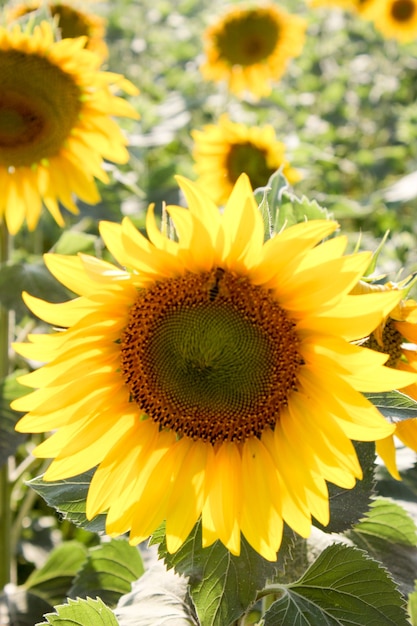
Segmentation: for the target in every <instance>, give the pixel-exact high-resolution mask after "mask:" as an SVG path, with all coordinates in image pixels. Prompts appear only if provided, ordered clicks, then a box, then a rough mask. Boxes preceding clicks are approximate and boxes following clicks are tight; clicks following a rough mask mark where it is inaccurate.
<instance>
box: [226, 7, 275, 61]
mask: <svg viewBox="0 0 417 626" xmlns="http://www.w3.org/2000/svg"><path fill="white" fill-rule="evenodd" d="M279 34H280V28H279V24H278V23H277V22H276V20H274V19H273V17H272V16H271V14H270V13H269V12H268V11H261V10H256V9H254V10H253V11H246V12H245V14H244V15H241V16H239V17H235V18H233V19H230V20H229V21H227V22H226V23H225V24H224V27H223V30H222V31H221V32H220V33H218V34H217V37H216V43H217V48H218V50H219V56H220V58H221V59H223V60H224V61H226V62H227V63H228V64H229V65H243V66H245V65H253V64H255V63H262V62H263V61H266V60H267V59H268V57H269V56H270V55H271V54H272V53H273V52H274V50H275V47H276V45H277V42H278V38H279Z"/></svg>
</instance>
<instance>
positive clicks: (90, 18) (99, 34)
mask: <svg viewBox="0 0 417 626" xmlns="http://www.w3.org/2000/svg"><path fill="white" fill-rule="evenodd" d="M91 4H92V0H88V1H87V2H83V4H81V3H80V2H77V1H74V2H59V0H21V1H20V2H19V1H16V2H11V3H9V4H8V5H6V7H5V13H6V21H7V23H8V24H11V23H12V22H14V21H15V20H19V19H20V18H22V17H30V16H31V14H34V13H36V12H37V11H39V9H41V8H44V9H46V10H47V11H48V12H49V13H50V15H51V16H52V17H53V18H55V19H56V24H57V26H58V28H59V32H60V34H61V37H62V39H66V38H68V37H83V36H85V37H87V41H86V44H85V47H86V48H87V49H88V50H93V51H94V52H95V53H96V54H98V55H99V56H101V57H102V58H103V59H104V58H105V57H107V55H108V50H107V45H106V42H105V40H104V38H105V35H106V20H105V19H104V18H103V17H101V16H99V15H97V14H96V13H94V12H93V7H92V6H90V7H89V8H90V9H91V10H90V11H88V12H87V11H86V10H85V9H86V8H87V7H88V6H89V5H91Z"/></svg>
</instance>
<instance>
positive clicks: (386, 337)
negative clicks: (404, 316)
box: [364, 317, 404, 367]
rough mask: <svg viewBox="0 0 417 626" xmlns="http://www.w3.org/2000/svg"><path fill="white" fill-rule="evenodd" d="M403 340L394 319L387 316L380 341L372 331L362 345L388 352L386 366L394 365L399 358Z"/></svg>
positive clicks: (377, 350)
mask: <svg viewBox="0 0 417 626" xmlns="http://www.w3.org/2000/svg"><path fill="white" fill-rule="evenodd" d="M403 341H404V340H403V337H402V335H401V333H399V332H398V330H397V329H396V328H395V321H394V320H392V319H391V318H390V317H389V318H388V320H387V322H386V323H385V325H384V328H383V331H382V343H381V342H380V341H378V340H377V338H376V337H375V335H374V333H372V334H371V335H370V337H369V339H368V340H367V341H366V343H365V344H364V346H365V347H366V348H370V349H371V350H375V351H376V352H384V353H385V354H388V355H389V359H388V361H387V362H386V363H385V365H386V366H388V367H396V365H397V363H398V361H399V359H400V358H401V354H402V343H403Z"/></svg>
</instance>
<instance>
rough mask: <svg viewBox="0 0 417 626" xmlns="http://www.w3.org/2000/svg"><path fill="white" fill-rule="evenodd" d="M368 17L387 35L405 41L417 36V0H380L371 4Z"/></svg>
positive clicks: (412, 39)
mask: <svg viewBox="0 0 417 626" xmlns="http://www.w3.org/2000/svg"><path fill="white" fill-rule="evenodd" d="M366 17H367V18H369V19H371V20H373V22H374V24H375V27H376V28H377V29H378V30H379V31H380V32H381V33H382V34H383V35H384V36H385V37H392V38H394V39H398V40H399V41H401V42H404V43H405V42H409V41H414V40H415V39H416V37H417V0H378V2H373V3H372V4H371V5H370V6H369V11H367V12H366Z"/></svg>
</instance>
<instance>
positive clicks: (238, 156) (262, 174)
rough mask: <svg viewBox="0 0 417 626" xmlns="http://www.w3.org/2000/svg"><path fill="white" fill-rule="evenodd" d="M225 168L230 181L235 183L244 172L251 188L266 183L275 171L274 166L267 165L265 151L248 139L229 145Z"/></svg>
mask: <svg viewBox="0 0 417 626" xmlns="http://www.w3.org/2000/svg"><path fill="white" fill-rule="evenodd" d="M226 170H227V175H228V178H229V181H230V182H231V183H235V182H236V181H237V179H238V178H239V176H240V175H241V174H242V172H246V174H247V175H248V176H249V180H250V182H251V185H252V188H253V189H256V188H257V187H262V186H263V185H266V183H267V182H268V180H269V178H270V176H272V174H273V173H274V172H275V168H271V167H268V164H267V160H266V151H265V150H261V149H260V148H258V147H257V146H255V145H253V143H251V142H250V141H247V142H246V143H236V144H234V145H232V146H231V147H230V150H229V153H228V155H227V158H226Z"/></svg>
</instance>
